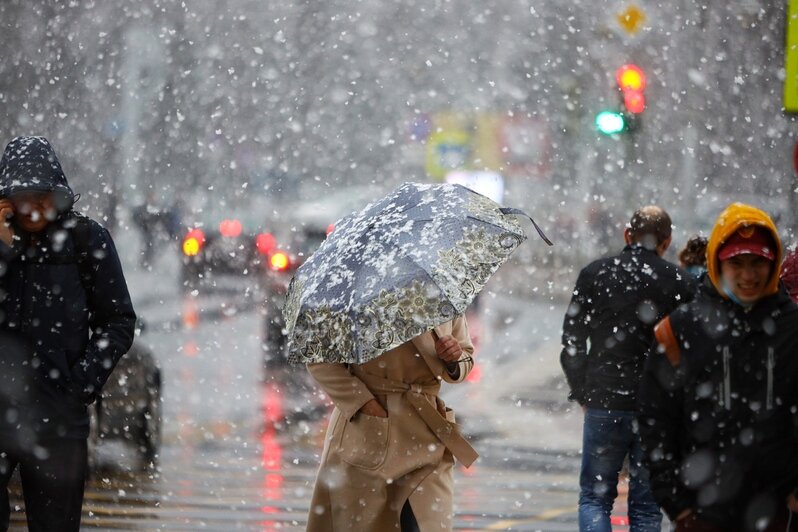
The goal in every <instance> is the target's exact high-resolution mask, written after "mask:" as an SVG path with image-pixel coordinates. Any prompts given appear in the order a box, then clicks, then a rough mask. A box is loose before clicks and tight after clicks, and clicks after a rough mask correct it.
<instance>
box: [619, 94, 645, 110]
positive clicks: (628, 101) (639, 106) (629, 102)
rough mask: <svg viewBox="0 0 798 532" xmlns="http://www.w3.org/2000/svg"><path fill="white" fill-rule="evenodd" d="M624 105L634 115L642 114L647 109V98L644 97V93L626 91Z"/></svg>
mask: <svg viewBox="0 0 798 532" xmlns="http://www.w3.org/2000/svg"><path fill="white" fill-rule="evenodd" d="M623 105H624V107H626V110H627V111H629V112H630V113H632V114H633V115H637V114H640V113H642V112H643V111H644V110H645V108H646V97H645V96H643V91H632V90H629V91H626V92H625V93H624V94H623Z"/></svg>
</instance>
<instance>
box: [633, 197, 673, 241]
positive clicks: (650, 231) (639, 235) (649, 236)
mask: <svg viewBox="0 0 798 532" xmlns="http://www.w3.org/2000/svg"><path fill="white" fill-rule="evenodd" d="M670 236H671V217H670V216H669V215H668V213H667V212H665V209H662V208H661V207H657V206H656V205H649V206H647V207H642V208H640V209H637V210H636V211H635V213H634V214H633V215H632V219H631V220H630V221H629V237H630V238H631V240H632V242H633V243H635V244H642V245H643V246H644V247H646V248H650V249H653V248H655V247H657V246H659V245H660V244H662V243H663V242H665V241H666V240H667V239H668V238H670Z"/></svg>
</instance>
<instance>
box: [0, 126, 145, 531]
mask: <svg viewBox="0 0 798 532" xmlns="http://www.w3.org/2000/svg"><path fill="white" fill-rule="evenodd" d="M75 199H76V197H75V195H74V194H73V192H72V189H71V188H70V187H69V185H68V183H67V180H66V176H65V175H64V172H63V170H62V169H61V165H60V163H59V161H58V158H57V156H56V154H55V151H54V150H53V148H52V146H51V145H50V143H49V142H48V141H47V140H46V139H44V138H42V137H17V138H15V139H13V140H12V141H11V142H10V143H9V144H8V146H7V147H6V149H5V152H4V153H3V156H2V159H0V498H2V500H0V529H7V528H8V526H9V518H10V509H9V500H8V489H7V485H8V481H9V478H10V477H11V474H12V473H13V471H14V470H15V469H16V468H17V467H19V468H20V476H21V480H22V489H23V495H24V498H25V507H26V514H27V520H28V528H29V530H31V531H45V530H48V531H53V530H58V531H70V530H78V529H79V527H80V516H81V509H82V504H83V492H84V484H85V478H86V473H87V441H86V440H87V437H88V434H89V414H88V410H87V406H88V405H89V404H91V403H92V402H93V401H94V399H95V398H96V397H97V396H98V394H99V393H100V391H101V390H102V387H103V385H104V384H105V381H106V380H107V379H108V377H109V376H110V374H111V372H112V371H113V369H114V366H115V365H116V363H117V362H118V361H119V359H120V358H121V357H122V356H123V355H124V354H125V353H126V352H127V351H128V349H129V348H130V346H131V344H132V342H133V334H134V328H135V322H136V315H135V313H134V311H133V307H132V305H131V302H130V295H129V293H128V289H127V285H126V283H125V278H124V275H123V273H122V267H121V265H120V262H119V256H118V255H117V252H116V249H115V247H114V243H113V241H112V240H111V236H110V234H109V233H108V231H107V230H106V229H104V228H103V227H101V226H100V225H99V224H98V223H96V222H95V221H93V220H90V219H89V218H87V217H85V216H83V215H81V214H79V213H77V212H75V211H73V210H72V206H73V204H74V202H75Z"/></svg>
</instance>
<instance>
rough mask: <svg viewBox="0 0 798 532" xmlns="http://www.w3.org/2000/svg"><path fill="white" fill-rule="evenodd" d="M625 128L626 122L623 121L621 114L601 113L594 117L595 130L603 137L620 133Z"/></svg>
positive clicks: (613, 112)
mask: <svg viewBox="0 0 798 532" xmlns="http://www.w3.org/2000/svg"><path fill="white" fill-rule="evenodd" d="M625 127H626V120H624V118H623V115H622V114H621V113H616V112H615V111H602V112H600V113H599V114H597V115H596V128H598V130H599V131H600V132H601V133H604V134H605V135H614V134H615V133H620V132H621V131H623V130H624V128H625Z"/></svg>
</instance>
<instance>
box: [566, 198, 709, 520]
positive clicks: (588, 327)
mask: <svg viewBox="0 0 798 532" xmlns="http://www.w3.org/2000/svg"><path fill="white" fill-rule="evenodd" d="M624 239H625V241H626V244H627V245H626V247H625V248H624V249H623V251H621V253H620V254H618V255H616V256H613V257H609V258H605V259H600V260H597V261H595V262H593V263H591V264H590V265H588V266H587V267H586V268H584V269H583V270H582V271H581V272H580V274H579V278H578V279H577V281H576V288H575V289H574V292H573V297H572V299H571V304H570V306H569V307H568V312H567V314H566V316H565V321H564V323H563V337H562V341H563V351H562V354H561V355H560V362H561V364H562V367H563V370H564V371H565V376H566V378H567V379H568V384H569V386H570V388H571V395H570V397H569V398H570V399H572V400H575V401H577V402H578V403H579V404H580V405H581V406H582V408H583V409H584V410H585V421H584V429H583V443H582V446H583V448H582V472H581V475H580V482H579V483H580V494H579V528H580V530H582V531H587V530H590V531H599V532H604V531H607V532H609V531H610V530H611V526H610V512H611V511H612V506H613V502H614V500H615V497H616V496H617V494H618V492H617V484H618V474H619V473H620V471H621V468H622V467H623V462H624V459H625V457H626V456H627V455H628V456H629V473H630V489H629V519H630V521H631V530H633V531H637V532H641V531H655V530H656V531H659V530H660V526H661V523H662V514H661V512H660V510H659V508H658V506H657V504H656V502H655V501H654V498H653V497H652V495H651V491H650V489H649V485H648V472H647V471H646V469H645V468H644V467H643V466H642V464H641V460H642V452H641V449H640V443H639V438H638V435H637V430H636V426H635V422H634V419H635V412H636V407H637V397H636V394H637V388H638V384H639V381H640V375H641V373H642V371H643V363H644V361H645V356H646V353H647V352H648V348H649V347H650V346H651V343H652V342H653V340H654V332H653V330H654V324H655V323H657V321H659V320H660V319H661V318H662V317H664V316H665V315H667V314H668V313H670V312H671V311H672V310H673V309H675V308H676V306H677V305H679V304H680V303H684V302H686V301H688V300H689V299H690V298H692V296H693V292H694V290H695V288H694V286H693V282H692V280H691V279H690V276H689V275H688V274H687V273H686V272H684V271H682V270H681V269H679V268H678V267H677V266H676V265H674V264H671V263H669V262H667V261H665V260H664V259H662V258H661V256H662V254H663V253H665V251H666V250H667V249H668V246H669V245H670V243H671V219H670V217H669V216H668V214H667V213H666V212H665V211H664V210H663V209H661V208H659V207H655V206H648V207H643V208H642V209H640V210H638V211H637V212H635V213H634V215H633V216H632V219H631V221H630V224H629V227H628V228H627V229H626V230H625V232H624ZM588 343H589V350H588Z"/></svg>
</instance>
